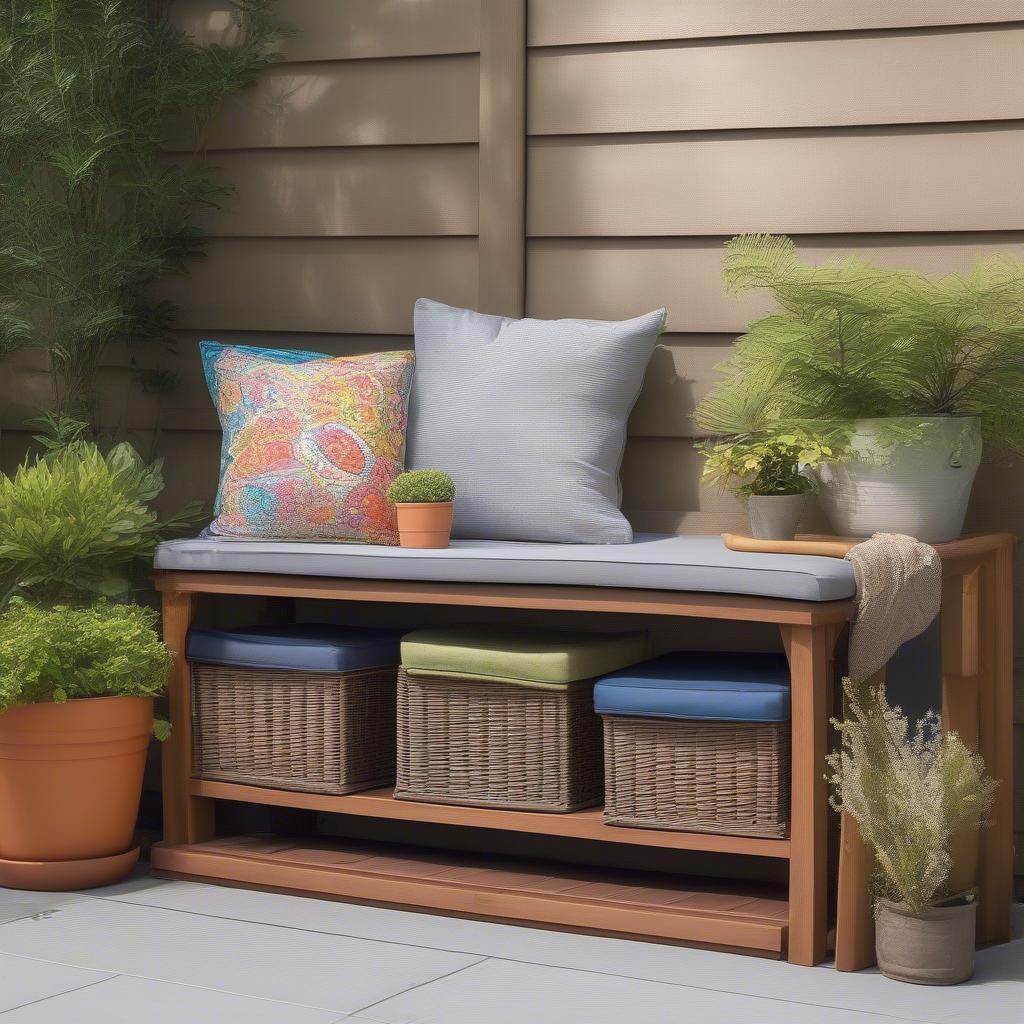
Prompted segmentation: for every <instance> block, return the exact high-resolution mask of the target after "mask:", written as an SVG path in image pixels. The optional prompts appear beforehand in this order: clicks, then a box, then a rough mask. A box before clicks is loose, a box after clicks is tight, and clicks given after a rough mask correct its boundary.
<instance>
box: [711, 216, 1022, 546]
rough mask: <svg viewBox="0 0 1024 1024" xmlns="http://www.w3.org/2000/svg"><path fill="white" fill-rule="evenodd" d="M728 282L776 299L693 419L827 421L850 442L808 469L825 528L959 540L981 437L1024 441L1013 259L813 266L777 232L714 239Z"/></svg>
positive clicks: (723, 429)
mask: <svg viewBox="0 0 1024 1024" xmlns="http://www.w3.org/2000/svg"><path fill="white" fill-rule="evenodd" d="M725 281H726V285H727V287H729V288H730V289H731V290H732V291H734V292H746V291H750V290H752V289H758V288H763V289H766V290H767V291H769V292H770V293H771V294H772V296H773V297H774V298H775V300H776V302H777V304H778V306H779V308H778V310H777V311H775V312H773V313H770V314H769V315H767V316H763V317H760V318H759V319H757V320H755V321H754V322H753V323H751V324H750V326H749V328H748V330H747V333H746V334H745V335H744V336H743V337H742V338H741V339H740V340H739V343H738V344H737V347H736V350H735V352H734V354H733V355H732V357H731V358H730V359H728V360H727V361H726V362H725V363H724V364H723V365H722V366H721V367H720V369H721V371H722V374H723V376H722V379H721V381H720V382H719V384H718V385H717V386H716V387H715V388H714V390H713V391H712V392H711V393H710V394H709V395H708V396H707V397H706V398H705V399H704V401H703V402H702V403H701V404H700V406H699V408H698V409H697V413H696V418H697V421H698V423H699V424H700V425H701V426H702V427H704V428H705V429H706V430H708V431H709V432H710V433H712V434H729V435H747V434H751V433H758V432H764V431H766V430H772V431H776V432H777V431H780V430H785V429H789V428H791V427H792V426H793V425H794V424H801V423H802V424H805V425H806V424H808V423H811V424H820V423H821V421H827V424H828V427H829V429H833V430H841V431H842V432H843V433H844V434H845V437H846V439H847V444H846V445H845V452H846V454H845V457H844V458H843V459H842V460H836V461H834V462H828V463H825V464H823V465H822V466H821V467H820V468H819V470H818V474H817V475H818V478H819V481H820V484H821V492H820V497H821V502H822V505H823V506H824V509H825V511H826V513H827V514H828V516H829V518H830V519H831V522H832V526H833V528H834V529H835V531H836V532H837V533H840V534H844V535H852V536H864V535H868V534H871V533H874V532H876V531H878V530H890V531H896V532H901V533H908V534H911V535H913V536H916V537H918V538H919V539H921V540H926V541H942V540H950V539H952V538H953V537H956V536H957V535H959V533H960V531H961V529H962V527H963V521H964V517H965V515H966V511H967V502H968V499H969V498H970V493H971V488H972V485H973V482H974V475H975V473H976V471H977V468H978V465H979V462H980V460H981V448H982V438H984V440H985V443H987V444H990V445H991V446H992V447H993V448H996V449H1000V450H1003V451H1007V452H1011V453H1021V452H1024V404H1022V403H1021V401H1020V396H1021V394H1024V267H1022V265H1021V264H1020V263H1019V262H1017V261H1014V260H1011V259H1009V258H1004V257H994V258H990V259H986V260H979V261H978V263H977V265H976V266H975V268H974V270H973V271H971V272H970V273H967V274H950V275H948V276H946V277H943V278H938V279H936V278H930V277H927V276H925V275H923V274H919V273H916V272H913V271H908V270H891V269H885V268H879V267H874V266H871V265H869V264H867V263H865V262H864V261H862V260H860V259H859V258H857V257H855V256H851V257H848V258H846V259H842V260H835V261H830V262H827V263H824V264H822V265H820V266H810V265H808V264H806V263H803V262H802V261H801V260H800V259H799V258H798V256H797V253H796V249H795V246H794V245H793V242H792V241H791V240H790V239H788V238H779V237H774V236H770V235H746V236H740V237H739V238H735V239H733V240H732V241H731V242H729V243H727V245H726V257H725Z"/></svg>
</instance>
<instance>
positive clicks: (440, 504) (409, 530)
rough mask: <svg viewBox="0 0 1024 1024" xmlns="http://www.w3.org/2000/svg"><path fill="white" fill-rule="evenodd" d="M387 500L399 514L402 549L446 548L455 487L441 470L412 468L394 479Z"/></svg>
mask: <svg viewBox="0 0 1024 1024" xmlns="http://www.w3.org/2000/svg"><path fill="white" fill-rule="evenodd" d="M388 497H389V498H390V499H391V500H392V501H393V502H394V503H395V508H396V511H397V513H398V535H399V542H400V543H401V545H402V547H403V548H446V547H448V539H449V537H451V533H452V508H453V503H454V501H455V484H454V483H453V482H452V478H451V477H450V476H449V475H448V474H447V473H445V472H443V471H442V470H440V469H413V470H410V471H409V472H408V473H402V474H400V475H399V476H397V477H395V479H394V481H393V482H392V484H391V486H390V487H389V488H388Z"/></svg>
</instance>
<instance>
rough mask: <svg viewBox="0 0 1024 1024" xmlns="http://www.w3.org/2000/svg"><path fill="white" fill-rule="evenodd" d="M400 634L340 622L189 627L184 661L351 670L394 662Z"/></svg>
mask: <svg viewBox="0 0 1024 1024" xmlns="http://www.w3.org/2000/svg"><path fill="white" fill-rule="evenodd" d="M401 637H402V634H401V632H399V631H397V630H391V629H351V628H349V627H346V626H326V625H312V624H310V625H294V626H272V627H267V626H257V627H252V628H246V629H234V630H230V631H227V630H220V629H192V630H190V631H189V634H188V648H187V649H188V660H189V661H200V662H205V663H207V664H212V665H235V666H238V667H239V668H269V669H275V668H278V669H292V670H295V671H299V672H355V671H357V670H358V669H363V668H380V667H382V666H384V665H397V664H398V662H399V641H400V640H401Z"/></svg>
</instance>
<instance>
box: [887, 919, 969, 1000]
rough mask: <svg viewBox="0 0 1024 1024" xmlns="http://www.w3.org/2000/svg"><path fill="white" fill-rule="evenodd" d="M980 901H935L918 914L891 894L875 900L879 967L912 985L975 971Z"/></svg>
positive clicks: (946, 981) (953, 980) (954, 980)
mask: <svg viewBox="0 0 1024 1024" xmlns="http://www.w3.org/2000/svg"><path fill="white" fill-rule="evenodd" d="M977 914H978V904H977V903H975V902H974V901H973V900H972V901H971V902H969V903H968V902H964V903H957V904H954V905H952V906H942V907H931V908H929V909H928V910H927V911H926V912H925V915H924V916H923V917H916V916H915V915H913V914H911V913H910V912H909V911H908V910H907V909H906V907H903V906H901V905H900V904H898V903H891V902H889V901H888V900H879V901H878V902H877V903H876V905H875V953H876V955H877V958H878V969H879V970H880V971H881V972H882V973H883V974H884V975H885V976H886V977H887V978H892V979H893V980H895V981H909V982H910V983H911V984H914V985H956V984H958V983H959V982H961V981H966V980H967V979H968V978H969V977H971V975H972V974H974V936H975V923H976V918H977Z"/></svg>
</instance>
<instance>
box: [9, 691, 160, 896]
mask: <svg viewBox="0 0 1024 1024" xmlns="http://www.w3.org/2000/svg"><path fill="white" fill-rule="evenodd" d="M152 728H153V701H152V700H150V699H148V698H143V697H91V698H87V699H83V700H70V701H67V703H64V704H24V705H19V706H18V707H14V708H11V709H10V710H9V711H7V712H5V713H4V714H2V715H0V885H5V886H9V887H13V888H22V889H47V890H60V889H72V888H79V887H88V886H95V885H105V884H107V883H109V882H112V881H116V880H117V879H118V878H120V877H122V876H123V875H125V874H127V873H128V872H129V871H131V869H132V866H133V865H134V863H135V861H136V860H137V859H138V849H137V848H133V847H132V836H133V834H134V831H135V819H136V816H137V814H138V809H139V796H140V794H141V792H142V773H143V770H144V768H145V764H146V750H147V748H148V746H149V737H150V734H151V732H152Z"/></svg>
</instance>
